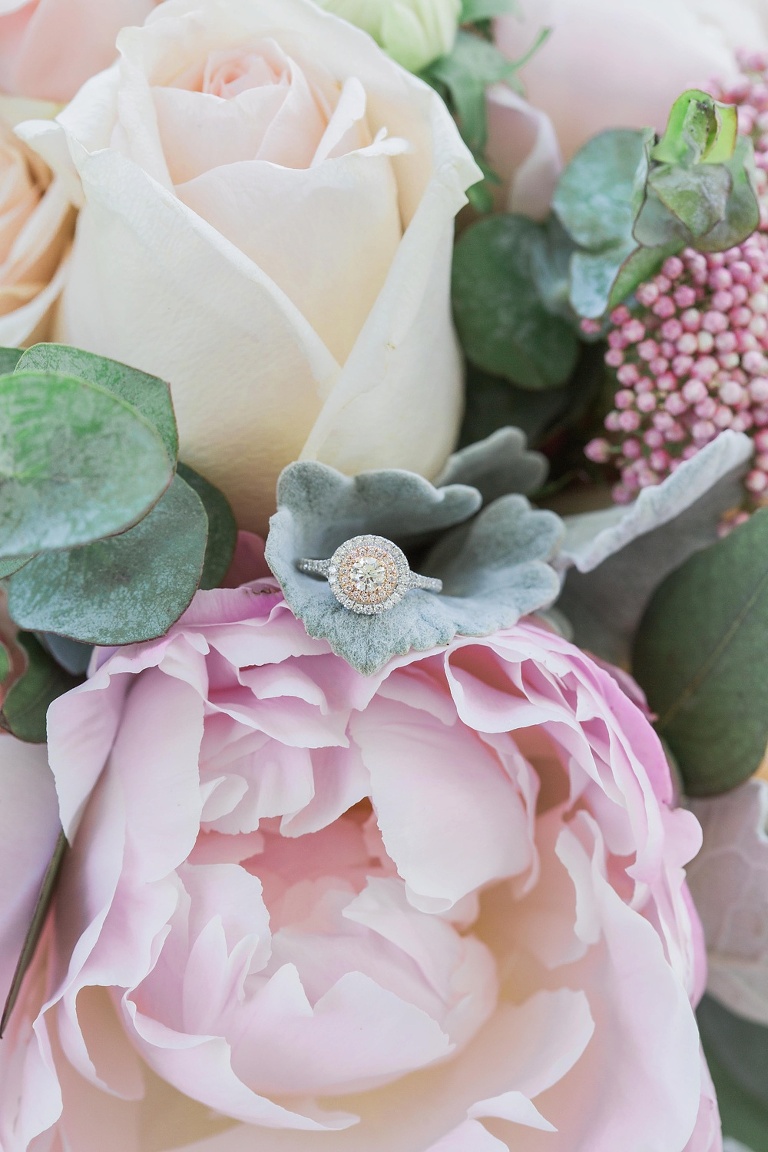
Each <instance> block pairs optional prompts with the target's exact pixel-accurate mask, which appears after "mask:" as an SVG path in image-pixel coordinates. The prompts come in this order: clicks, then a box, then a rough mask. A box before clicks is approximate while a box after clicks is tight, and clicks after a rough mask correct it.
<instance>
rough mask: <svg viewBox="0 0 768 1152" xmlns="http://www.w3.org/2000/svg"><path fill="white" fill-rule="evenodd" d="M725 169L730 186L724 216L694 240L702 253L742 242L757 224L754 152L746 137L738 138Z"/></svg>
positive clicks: (757, 201) (758, 212)
mask: <svg viewBox="0 0 768 1152" xmlns="http://www.w3.org/2000/svg"><path fill="white" fill-rule="evenodd" d="M728 169H729V171H730V174H731V181H732V188H731V195H730V197H729V199H728V206H727V211H726V216H725V219H724V220H723V221H721V222H720V223H719V224H717V225H716V226H715V227H714V228H713V229H712V231H711V232H710V233H708V235H707V236H706V237H704V239H703V240H701V241H699V242H698V243H697V245H696V246H697V248H699V249H700V250H701V251H702V252H722V251H724V250H725V249H726V248H731V247H733V246H734V245H735V244H741V243H742V241H744V240H746V239H747V237H748V236H751V235H752V233H753V232H754V231H755V229H756V228H757V227H758V226H759V224H760V201H759V199H758V195H757V185H756V178H755V160H754V153H753V149H752V143H751V141H750V140H748V139H747V138H746V137H744V136H740V137H739V138H738V140H737V142H736V149H735V151H734V154H733V158H732V159H731V160H729V161H728Z"/></svg>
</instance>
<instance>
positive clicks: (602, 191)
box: [552, 128, 649, 251]
mask: <svg viewBox="0 0 768 1152" xmlns="http://www.w3.org/2000/svg"><path fill="white" fill-rule="evenodd" d="M648 138H649V133H648V132H635V131H631V130H630V129H625V128H621V129H612V130H610V131H608V132H601V133H600V135H599V136H595V137H593V138H592V139H591V140H589V141H588V142H587V143H586V144H585V145H584V147H583V148H581V149H580V150H579V151H578V152H577V153H576V155H575V156H574V158H573V160H571V162H570V164H569V165H568V167H567V168H566V169H565V171H564V172H563V174H562V176H561V177H560V181H559V183H558V185H557V188H556V190H555V195H554V199H553V202H552V207H553V210H554V212H555V215H556V216H557V217H558V219H559V220H560V222H561V223H562V224H563V226H564V228H565V229H566V231H567V232H569V233H570V235H571V236H572V237H573V239H574V240H575V241H576V243H577V244H580V245H581V246H582V247H583V248H587V249H589V250H592V251H599V250H601V249H604V248H614V247H617V246H621V247H626V246H627V245H628V244H629V243H630V240H631V236H632V222H633V220H634V216H635V211H634V206H633V196H634V193H635V186H636V183H637V182H638V181H639V180H640V178H641V176H644V172H645V167H646V165H647V160H646V150H645V146H646V141H647V140H648Z"/></svg>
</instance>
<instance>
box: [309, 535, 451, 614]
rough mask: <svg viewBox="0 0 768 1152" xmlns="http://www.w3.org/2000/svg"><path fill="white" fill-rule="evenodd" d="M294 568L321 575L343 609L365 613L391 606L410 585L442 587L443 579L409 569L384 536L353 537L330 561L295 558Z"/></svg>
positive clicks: (439, 589) (431, 589)
mask: <svg viewBox="0 0 768 1152" xmlns="http://www.w3.org/2000/svg"><path fill="white" fill-rule="evenodd" d="M296 567H297V568H298V569H299V571H300V572H306V573H308V574H309V575H310V576H324V577H325V579H326V580H327V581H328V583H329V585H330V587H331V591H332V592H333V594H334V596H335V597H336V599H337V600H338V601H339V603H340V604H341V605H343V607H344V608H348V609H349V611H350V612H359V613H361V614H362V615H365V616H377V615H378V614H379V613H380V612H387V611H388V610H389V609H390V608H394V606H395V604H399V603H400V601H401V600H402V598H403V596H405V594H406V592H408V591H409V590H410V589H411V588H423V589H425V590H426V591H427V592H442V590H443V582H442V580H438V579H436V578H435V577H434V576H419V574H418V573H417V572H411V569H410V568H409V566H408V561H407V559H406V557H405V553H404V552H403V551H402V549H400V548H398V546H397V544H393V543H392V541H391V540H387V538H386V536H353V537H352V538H351V540H345V541H344V543H343V544H341V545H339V547H338V548H337V549H336V551H335V552H334V554H333V556H331V558H330V560H297V562H296Z"/></svg>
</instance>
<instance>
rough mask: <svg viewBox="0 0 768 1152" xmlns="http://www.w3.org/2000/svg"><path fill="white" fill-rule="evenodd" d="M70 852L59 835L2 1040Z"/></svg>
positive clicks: (0, 1027)
mask: <svg viewBox="0 0 768 1152" xmlns="http://www.w3.org/2000/svg"><path fill="white" fill-rule="evenodd" d="M66 852H67V838H66V836H65V835H64V833H63V832H60V833H59V837H58V840H57V841H56V847H55V848H54V850H53V856H52V857H51V861H50V863H49V865H48V867H47V869H46V872H45V875H44V876H43V882H42V884H41V886H40V894H39V896H38V898H37V903H36V905H35V911H34V913H33V915H32V921H31V923H30V925H29V928H28V930H27V935H26V937H25V938H24V944H23V946H22V949H21V954H20V955H19V961H18V963H17V965H16V970H15V972H14V974H13V980H12V981H11V988H10V991H9V993H8V998H7V1000H6V1001H5V1007H4V1009H3V1015H2V1018H1V1019H0V1039H2V1037H3V1033H4V1032H5V1029H6V1028H7V1027H8V1021H9V1020H10V1018H11V1013H12V1012H13V1009H14V1008H15V1006H16V1001H17V1000H18V998H19V992H20V991H21V985H22V983H23V981H24V977H25V975H26V974H27V970H28V969H29V966H30V964H31V963H32V961H33V959H34V956H35V952H36V951H37V946H38V944H39V943H40V937H41V935H42V932H43V928H44V926H45V920H46V917H47V915H48V909H49V908H50V906H51V901H52V900H53V896H54V893H55V891H56V882H57V880H58V878H59V873H60V871H61V866H62V864H63V863H64V857H65V855H66Z"/></svg>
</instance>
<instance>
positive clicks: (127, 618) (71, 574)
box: [8, 476, 208, 645]
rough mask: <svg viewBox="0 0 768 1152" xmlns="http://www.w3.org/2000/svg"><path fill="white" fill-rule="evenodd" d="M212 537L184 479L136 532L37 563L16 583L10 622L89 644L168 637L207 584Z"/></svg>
mask: <svg viewBox="0 0 768 1152" xmlns="http://www.w3.org/2000/svg"><path fill="white" fill-rule="evenodd" d="M207 531H208V520H207V517H206V514H205V509H204V508H203V505H202V502H201V501H200V499H199V497H198V496H197V495H196V494H195V493H194V492H193V491H192V489H191V488H190V487H189V485H188V484H185V483H184V481H183V480H182V479H181V477H180V476H177V477H175V479H174V481H173V484H172V485H171V487H170V488H169V489H168V491H167V492H166V494H165V495H164V496H163V498H162V500H160V502H159V503H158V504H157V505H156V506H155V507H154V508H153V509H152V511H151V512H150V513H149V515H148V516H146V517H145V518H144V519H143V520H142V521H141V522H140V523H139V524H137V525H136V527H135V528H131V529H130V531H128V532H123V533H122V534H121V535H119V536H113V537H110V538H109V539H107V540H99V541H97V542H96V543H94V544H88V545H86V546H85V547H83V548H73V549H71V550H70V551H67V552H52V553H49V554H48V555H43V556H37V557H35V559H34V560H31V561H30V563H29V564H27V565H26V566H25V567H24V568H22V569H21V571H20V572H18V573H17V574H16V575H15V576H14V577H13V578H12V580H11V583H10V589H9V594H8V607H9V610H10V613H11V616H12V617H13V619H14V620H15V621H16V622H17V624H19V625H21V627H22V628H29V629H33V630H35V631H40V632H57V633H58V634H59V635H61V636H68V637H69V638H70V639H72V640H81V641H82V642H83V643H85V644H104V645H113V644H132V643H135V642H137V641H140V640H152V639H154V638H155V637H157V636H162V635H164V634H165V633H166V632H167V631H168V629H169V628H170V626H171V625H172V624H173V623H174V621H176V620H177V619H178V618H179V616H181V614H182V612H183V611H184V609H185V608H186V607H187V606H188V604H189V602H190V600H191V599H192V597H193V596H194V594H195V591H196V589H197V587H198V585H199V583H200V577H201V574H202V571H203V560H204V557H205V546H206V537H207Z"/></svg>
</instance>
